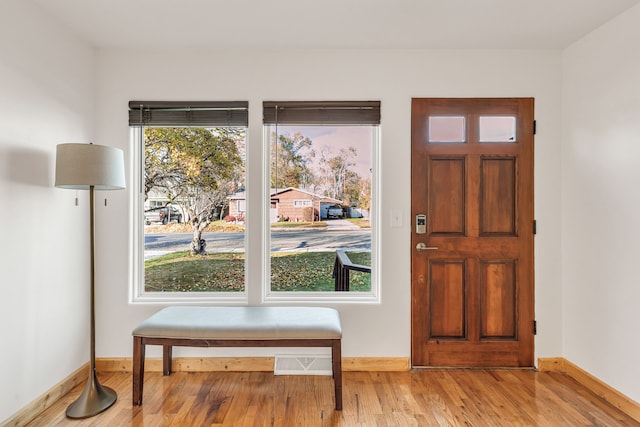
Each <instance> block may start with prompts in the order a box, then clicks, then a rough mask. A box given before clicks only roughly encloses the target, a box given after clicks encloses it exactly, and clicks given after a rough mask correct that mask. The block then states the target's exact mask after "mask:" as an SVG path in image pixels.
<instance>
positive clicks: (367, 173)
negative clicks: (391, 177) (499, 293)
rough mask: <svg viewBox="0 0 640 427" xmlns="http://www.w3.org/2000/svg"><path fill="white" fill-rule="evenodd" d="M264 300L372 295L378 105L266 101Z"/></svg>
mask: <svg viewBox="0 0 640 427" xmlns="http://www.w3.org/2000/svg"><path fill="white" fill-rule="evenodd" d="M263 114H264V126H265V132H264V135H265V150H264V151H265V160H268V162H269V163H268V167H267V168H266V170H267V174H268V175H265V177H264V181H265V190H267V191H265V195H268V196H269V200H267V201H265V205H266V206H269V209H270V214H268V215H265V229H266V230H269V232H268V233H265V240H266V241H268V244H265V251H264V252H265V263H266V265H267V266H268V271H269V274H268V277H269V283H268V284H267V285H266V286H265V288H264V299H265V300H296V301H298V300H305V299H307V300H318V299H320V300H322V299H328V300H358V299H362V300H372V299H376V298H377V295H378V285H377V283H378V281H377V277H378V273H377V265H378V263H377V253H378V251H377V231H376V230H377V227H376V224H377V220H378V218H377V215H376V212H377V197H376V195H377V181H376V179H377V176H376V170H377V167H376V166H377V159H378V146H379V143H378V138H379V133H378V127H379V124H380V103H379V102H377V101H374V102H271V101H270V102H264V103H263Z"/></svg>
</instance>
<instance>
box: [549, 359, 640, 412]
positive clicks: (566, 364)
mask: <svg viewBox="0 0 640 427" xmlns="http://www.w3.org/2000/svg"><path fill="white" fill-rule="evenodd" d="M538 370H539V371H540V372H562V373H564V374H566V375H568V376H570V377H571V378H573V379H574V380H576V381H577V382H578V383H580V384H581V385H582V386H584V387H586V388H587V389H588V390H589V391H591V392H592V393H593V394H595V395H596V396H598V397H599V398H600V399H602V400H604V401H605V402H607V403H609V404H610V405H612V406H614V407H616V408H618V409H619V410H620V411H622V412H624V413H625V414H627V415H629V416H630V417H632V418H633V419H635V420H636V421H638V422H640V404H639V403H638V402H636V401H635V400H633V399H631V398H630V397H627V396H625V395H624V394H622V393H620V392H619V391H618V390H616V389H614V388H613V387H611V386H609V385H608V384H606V383H605V382H603V381H602V380H600V379H599V378H596V377H594V376H593V375H591V374H590V373H588V372H587V371H585V370H584V369H582V368H580V367H579V366H578V365H576V364H574V363H571V362H570V361H568V360H567V359H565V358H563V357H550V358H540V359H538Z"/></svg>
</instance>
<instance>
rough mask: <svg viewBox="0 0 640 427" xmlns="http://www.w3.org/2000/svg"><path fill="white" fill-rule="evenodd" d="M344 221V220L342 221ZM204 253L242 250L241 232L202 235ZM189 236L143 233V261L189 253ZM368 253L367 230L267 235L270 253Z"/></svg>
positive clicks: (342, 228)
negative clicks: (320, 251) (269, 236)
mask: <svg viewBox="0 0 640 427" xmlns="http://www.w3.org/2000/svg"><path fill="white" fill-rule="evenodd" d="M345 222H346V221H345ZM202 236H203V238H204V239H205V240H206V241H207V252H215V251H224V252H229V251H238V252H242V251H244V239H245V234H244V233H203V234H202ZM191 238H192V234H191V233H165V234H145V236H144V247H145V259H149V258H153V257H155V256H159V255H163V254H166V253H170V252H176V251H186V250H189V245H190V243H191ZM336 249H350V250H369V249H371V230H368V229H359V228H356V229H354V228H353V227H347V226H346V225H345V226H340V225H339V224H336V225H334V227H328V228H327V229H323V230H315V229H309V230H295V231H291V230H287V231H281V230H278V231H272V232H271V250H272V251H294V250H299V251H315V250H330V251H331V250H336Z"/></svg>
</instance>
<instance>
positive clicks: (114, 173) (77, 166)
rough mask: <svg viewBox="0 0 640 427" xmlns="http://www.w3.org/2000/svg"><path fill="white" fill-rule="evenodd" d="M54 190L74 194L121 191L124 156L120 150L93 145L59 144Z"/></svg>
mask: <svg viewBox="0 0 640 427" xmlns="http://www.w3.org/2000/svg"><path fill="white" fill-rule="evenodd" d="M55 185H56V187H60V188H69V189H76V190H88V189H89V187H91V186H93V187H94V189H96V190H122V189H123V188H125V181H124V153H123V152H122V150H121V149H119V148H114V147H107V146H104V145H95V144H58V145H57V147H56V184H55Z"/></svg>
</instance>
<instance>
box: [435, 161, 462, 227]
mask: <svg viewBox="0 0 640 427" xmlns="http://www.w3.org/2000/svg"><path fill="white" fill-rule="evenodd" d="M429 170H430V172H431V173H430V175H429V180H428V181H427V186H428V188H429V191H428V194H429V197H430V199H429V205H430V206H431V207H432V209H431V212H430V214H431V215H430V217H431V220H430V221H429V224H430V225H431V233H432V234H447V235H453V234H458V235H464V232H465V229H464V224H465V204H464V199H465V197H464V195H465V187H464V183H465V173H464V171H465V167H464V158H457V159H456V158H453V159H442V158H432V159H430V164H429Z"/></svg>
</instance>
